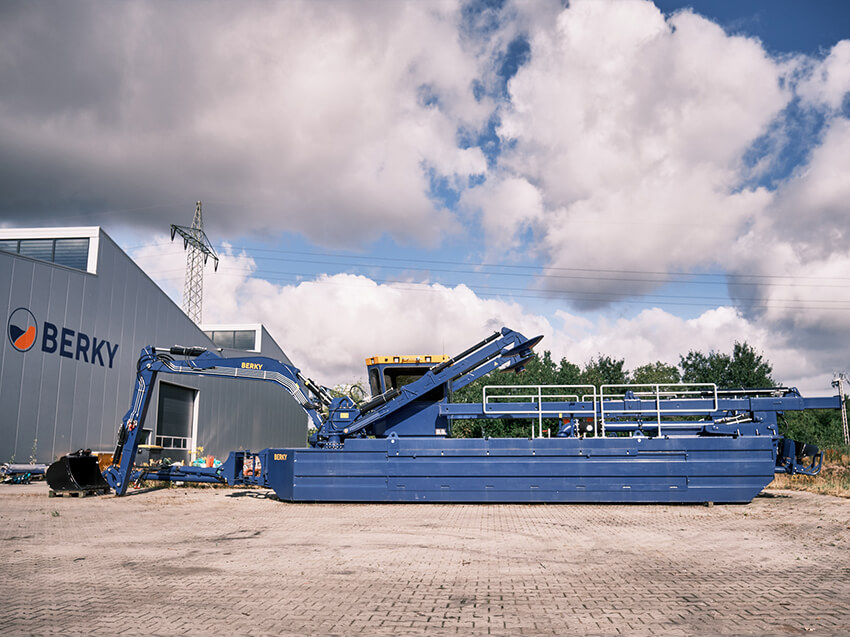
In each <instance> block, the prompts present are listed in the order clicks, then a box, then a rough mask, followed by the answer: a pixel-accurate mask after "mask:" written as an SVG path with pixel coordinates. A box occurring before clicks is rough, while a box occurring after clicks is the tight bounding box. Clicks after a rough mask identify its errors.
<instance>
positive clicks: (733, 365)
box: [679, 341, 776, 388]
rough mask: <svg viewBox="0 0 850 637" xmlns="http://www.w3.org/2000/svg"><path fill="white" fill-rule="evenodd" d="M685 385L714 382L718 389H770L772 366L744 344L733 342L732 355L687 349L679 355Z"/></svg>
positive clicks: (773, 383)
mask: <svg viewBox="0 0 850 637" xmlns="http://www.w3.org/2000/svg"><path fill="white" fill-rule="evenodd" d="M679 367H681V368H682V380H683V381H685V382H686V383H715V384H716V385H717V386H718V387H730V388H738V387H745V388H757V387H773V386H775V385H776V382H775V381H774V380H773V378H771V376H770V375H771V373H772V372H773V367H772V366H771V364H770V363H769V362H768V361H766V360H765V359H764V357H763V356H762V355H761V354H759V353H758V352H756V351H755V349H753V347H752V346H751V345H749V344H748V343H747V342H746V341H745V342H743V343H739V342H737V341H736V342H735V345H734V347H733V349H732V354H731V355H730V354H724V353H722V352H715V351H714V350H712V351H711V352H710V353H709V354H708V355H706V354H703V353H702V352H697V351H694V350H691V351H690V352H688V354H687V356H679Z"/></svg>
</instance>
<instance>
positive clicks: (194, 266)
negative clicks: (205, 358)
mask: <svg viewBox="0 0 850 637" xmlns="http://www.w3.org/2000/svg"><path fill="white" fill-rule="evenodd" d="M175 234H179V235H180V236H181V237H183V249H184V250H186V251H187V252H186V282H185V284H184V285H183V311H184V312H186V316H188V317H189V318H190V319H192V320H193V321H194V322H195V324H196V325H197V324H200V323H201V314H202V308H203V303H204V265H206V263H207V259H209V258H210V257H212V258H213V260H214V261H215V270H216V271H218V255H217V254H216V253H215V250H214V249H213V247H212V244H211V243H210V240H209V239H207V235H206V233H205V232H204V218H203V216H202V214H201V202H200V201H199V202H197V203H196V204H195V216H194V217H193V218H192V225H191V227H188V226H176V225H174V224H173V223H172V224H171V240H172V241H174V235H175Z"/></svg>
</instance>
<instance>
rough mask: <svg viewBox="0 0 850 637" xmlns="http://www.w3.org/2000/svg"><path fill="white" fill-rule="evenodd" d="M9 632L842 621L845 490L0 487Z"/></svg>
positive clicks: (846, 617)
mask: <svg viewBox="0 0 850 637" xmlns="http://www.w3.org/2000/svg"><path fill="white" fill-rule="evenodd" d="M0 583H2V584H0V585H2V593H0V633H2V634H3V635H18V634H63V635H67V634H93V633H94V634H109V635H112V634H118V633H122V632H124V633H131V634H163V635H171V634H184V633H185V634H204V635H209V634H237V633H244V634H255V635H261V634H262V635H265V634H269V635H282V634H283V635H286V634H338V635H352V634H370V635H389V634H412V633H423V632H426V631H427V632H428V633H429V634H464V635H467V634H472V635H476V634H485V633H493V634H500V635H519V634H523V635H537V634H540V635H552V634H559V635H564V634H592V635H616V634H635V635H691V634H720V635H733V634H734V635H762V634H764V635H768V634H770V635H776V634H787V635H796V634H814V635H847V634H850V500H842V499H838V498H832V497H828V496H818V495H813V494H808V493H801V492H775V493H774V497H759V498H757V499H756V500H755V501H753V502H752V504H749V505H746V506H714V507H705V506H617V505H599V506H596V505H556V506H552V505H548V506H545V505H534V506H524V505H455V506H450V505H434V504H431V505H415V504H407V505H405V504H399V505H329V504H286V503H282V502H278V501H275V500H273V499H270V498H269V497H268V494H267V493H266V492H265V491H256V490H255V491H249V490H225V489H215V490H213V489H209V488H204V489H198V488H196V489H165V490H160V491H153V492H145V493H136V494H133V495H131V496H128V497H126V498H123V499H117V498H115V497H112V496H106V497H100V498H86V499H76V498H75V499H71V498H48V497H47V488H46V486H45V485H44V484H39V485H30V486H0Z"/></svg>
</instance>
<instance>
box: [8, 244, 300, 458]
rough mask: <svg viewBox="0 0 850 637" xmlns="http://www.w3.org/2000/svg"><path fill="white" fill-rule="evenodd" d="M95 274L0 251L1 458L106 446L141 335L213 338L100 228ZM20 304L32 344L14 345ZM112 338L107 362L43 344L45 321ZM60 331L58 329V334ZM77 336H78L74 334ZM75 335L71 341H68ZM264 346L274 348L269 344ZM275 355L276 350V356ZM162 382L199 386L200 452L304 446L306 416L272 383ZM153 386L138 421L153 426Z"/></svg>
mask: <svg viewBox="0 0 850 637" xmlns="http://www.w3.org/2000/svg"><path fill="white" fill-rule="evenodd" d="M99 250H100V254H99V259H98V272H97V274H88V273H86V272H81V271H78V270H73V269H70V268H65V267H62V266H57V265H53V264H49V263H43V262H39V261H35V260H32V259H28V258H25V257H20V256H14V255H11V254H8V253H4V252H0V307H4V306H5V307H6V308H7V309H6V312H5V314H4V320H3V326H4V329H5V334H4V337H3V339H2V345H0V348H2V349H0V462H7V461H9V460H11V459H12V458H14V460H15V461H16V462H26V461H28V460H29V458H30V455H31V453H32V450H33V448H35V449H36V456H37V460H38V461H39V462H51V461H52V460H53V459H55V458H56V457H58V456H61V455H63V454H65V453H68V452H69V451H73V450H75V449H78V448H83V447H88V448H91V449H95V450H110V449H112V448H113V447H114V444H115V435H116V432H117V429H118V423H119V422H120V419H121V417H122V416H123V415H124V413H125V412H126V410H127V408H128V406H129V404H130V396H131V393H132V391H133V389H134V384H135V370H136V360H137V359H138V355H139V350H140V349H141V348H142V347H143V346H145V345H151V344H153V345H159V346H169V345H173V344H175V343H179V344H185V345H201V346H204V347H212V343H211V342H210V341H209V339H207V337H206V336H205V335H204V334H203V332H202V331H201V330H200V329H198V327H197V326H195V325H194V323H192V322H191V321H190V320H189V319H188V318H187V317H186V315H185V314H184V313H183V311H182V310H181V309H180V308H179V307H178V306H177V305H175V304H174V303H173V302H172V301H171V300H170V299H169V298H168V297H167V296H166V295H165V294H164V293H163V292H162V290H160V289H159V288H158V287H157V286H156V284H155V283H153V281H151V280H150V279H149V278H148V277H147V275H145V274H144V273H143V272H142V271H141V270H140V269H139V267H138V266H137V265H136V264H135V263H134V262H133V261H132V260H131V259H130V258H129V257H128V256H127V255H126V254H124V253H123V252H122V251H121V250H120V248H118V246H117V245H116V244H115V243H114V242H113V241H112V240H111V239H109V237H108V236H107V235H105V234H104V233H103V232H101V233H100V241H99ZM18 307H25V308H27V309H29V310H30V311H31V312H32V313H33V315H34V316H35V318H36V321H37V323H38V330H39V333H38V337H37V340H36V344H35V345H34V346H33V348H32V349H30V350H29V351H27V352H19V351H17V350H16V349H15V348H14V347H12V345H11V342H10V340H9V337H8V321H9V316H10V315H11V313H12V312H13V311H14V310H15V309H16V308H18ZM45 321H49V322H50V323H53V324H54V325H56V326H57V327H58V329H59V330H60V332H61V330H62V328H63V327H65V328H67V329H69V330H73V331H74V332H75V333H78V332H82V333H84V334H86V335H87V336H89V337H90V338H97V339H98V340H99V341H100V340H107V341H109V342H110V343H111V344H112V345H113V347H114V345H115V344H117V345H118V350H117V352H116V353H115V358H114V361H113V365H112V368H111V369H110V368H109V359H108V356H107V355H106V347H104V349H103V350H102V352H103V359H104V365H102V366H101V365H100V364H99V361H97V362H95V363H94V364H93V363H92V361H91V357H89V361H88V362H86V361H85V360H83V358H84V357H83V356H82V355H80V357H79V360H77V358H76V351H74V350H75V349H76V348H75V347H74V348H72V357H71V358H68V357H63V356H60V355H59V351H58V350H57V351H56V352H54V353H46V352H43V351H42V348H41V345H42V338H43V330H44V322H45ZM60 336H61V334H60ZM74 338H76V336H75V337H74ZM74 343H75V345H76V341H74ZM269 353H270V354H271V353H272V352H269ZM275 358H277V356H275ZM162 378H163V380H165V381H166V382H173V383H174V384H178V385H183V386H191V387H194V388H197V389H199V394H198V397H199V401H200V402H199V415H198V444H199V445H202V446H204V448H205V451H204V452H205V453H206V454H215V455H217V456H223V455H224V454H226V453H227V452H228V451H230V450H231V449H239V448H250V449H262V448H265V447H269V446H303V445H304V444H305V441H306V422H307V420H306V416H305V414H304V412H303V411H302V410H301V408H300V407H299V406H298V404H297V403H296V402H295V400H294V399H292V397H291V396H289V395H288V394H287V393H286V392H285V391H282V390H281V389H280V388H279V387H277V386H274V385H272V384H271V383H262V382H251V381H246V382H239V381H227V380H222V379H201V378H196V379H187V378H186V377H181V378H180V379H179V382H178V379H177V378H175V377H173V376H165V375H163V376H162ZM156 399H157V395H156V393H155V394H154V396H153V400H152V402H151V408H150V410H149V412H148V420H147V422H146V423H145V428H146V429H152V430H155V420H156V411H157V410H156V404H157V403H156Z"/></svg>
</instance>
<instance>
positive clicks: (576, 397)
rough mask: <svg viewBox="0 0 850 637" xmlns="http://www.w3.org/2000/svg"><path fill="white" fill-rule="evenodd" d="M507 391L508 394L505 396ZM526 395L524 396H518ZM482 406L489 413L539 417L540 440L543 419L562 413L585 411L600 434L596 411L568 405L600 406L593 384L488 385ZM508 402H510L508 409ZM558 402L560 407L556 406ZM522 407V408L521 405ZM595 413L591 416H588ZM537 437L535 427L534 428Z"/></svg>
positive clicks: (532, 435) (585, 414)
mask: <svg viewBox="0 0 850 637" xmlns="http://www.w3.org/2000/svg"><path fill="white" fill-rule="evenodd" d="M502 392H507V393H502ZM518 392H522V393H518ZM482 396H483V400H482V404H483V411H484V413H485V414H493V415H506V416H507V415H516V414H528V415H529V416H530V417H534V416H536V417H537V426H538V437H540V438H542V437H543V418H544V416H545V417H547V418H552V417H554V416H556V415H557V417H558V418H559V419H560V418H562V417H563V416H562V414H564V413H569V414H575V413H576V412H577V411H581V412H582V415H583V416H586V417H592V418H593V430H594V431H596V426H597V423H596V421H597V418H596V415H597V414H596V409H595V408H594V409H592V410H586V409H585V410H578V409H577V410H574V411H571V410H569V409H565V408H564V407H565V405H564V403H587V402H590V403H592V404H593V405H594V407H595V405H596V403H597V395H596V387H594V386H593V385H487V386H486V387H484V389H483V391H482ZM506 403H509V404H510V406H508V405H507V404H506ZM553 403H557V404H553ZM518 405H519V406H518ZM587 412H591V413H587ZM531 437H532V438H534V437H535V436H534V425H532V426H531Z"/></svg>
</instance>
